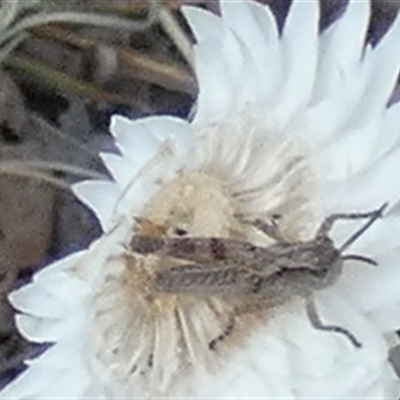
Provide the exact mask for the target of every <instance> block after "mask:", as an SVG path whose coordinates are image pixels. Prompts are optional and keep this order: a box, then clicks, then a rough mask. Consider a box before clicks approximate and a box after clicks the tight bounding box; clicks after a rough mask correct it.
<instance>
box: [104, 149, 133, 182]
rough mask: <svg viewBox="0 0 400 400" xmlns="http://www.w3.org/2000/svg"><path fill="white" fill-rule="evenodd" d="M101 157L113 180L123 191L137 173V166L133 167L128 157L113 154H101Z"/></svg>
mask: <svg viewBox="0 0 400 400" xmlns="http://www.w3.org/2000/svg"><path fill="white" fill-rule="evenodd" d="M100 157H101V159H102V160H103V162H104V164H105V166H106V167H107V169H108V170H109V171H110V172H111V175H112V176H113V178H114V179H115V180H116V181H117V182H118V184H119V186H120V188H121V190H122V189H123V188H124V187H125V186H126V185H127V184H128V183H129V181H130V180H131V179H132V177H133V176H135V174H136V172H137V170H136V169H135V167H136V165H135V166H133V165H132V162H131V161H130V160H129V159H128V158H126V157H122V156H119V155H118V154H112V153H100Z"/></svg>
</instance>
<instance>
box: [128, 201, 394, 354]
mask: <svg viewBox="0 0 400 400" xmlns="http://www.w3.org/2000/svg"><path fill="white" fill-rule="evenodd" d="M386 207H387V203H385V204H383V205H382V206H381V207H379V208H378V209H376V210H373V211H370V212H365V213H337V214H332V215H330V216H328V217H327V218H325V220H324V221H323V222H322V224H321V225H320V227H319V228H318V230H317V232H316V235H315V237H314V238H313V239H312V240H309V241H303V242H300V241H299V242H287V241H284V240H283V239H282V235H280V234H279V232H278V233H276V232H274V229H271V225H268V224H266V223H264V222H262V221H260V220H257V221H255V222H254V225H255V226H256V227H257V228H258V229H260V230H261V231H263V232H264V233H265V234H267V235H269V236H271V235H272V236H273V237H274V238H277V237H278V238H279V241H278V242H277V243H276V244H273V245H270V246H267V247H262V246H256V245H253V244H251V243H249V242H246V241H241V240H234V239H226V238H218V237H162V236H158V237H153V236H146V235H135V236H133V238H132V240H131V243H130V249H131V250H132V251H133V252H136V253H139V254H159V255H160V256H169V257H174V258H177V259H181V260H185V261H187V262H188V263H187V264H183V265H180V266H174V267H170V268H167V269H164V270H161V271H158V272H157V273H156V276H155V286H156V290H158V291H160V292H164V293H165V292H167V293H175V294H190V295H202V296H204V295H221V294H223V295H228V296H236V297H238V296H257V297H258V298H259V301H260V302H261V303H262V301H263V300H266V302H265V304H269V305H271V303H272V304H276V305H278V304H285V303H286V302H288V301H289V300H291V299H293V298H294V297H301V298H304V299H306V310H307V315H308V317H309V319H310V321H311V324H312V325H313V326H314V327H315V328H316V329H320V330H325V331H333V332H337V333H340V334H342V335H344V336H346V337H347V338H348V339H349V340H350V342H351V343H352V344H353V345H354V346H355V347H361V346H362V344H361V342H360V341H359V340H358V339H357V338H356V337H355V336H354V335H353V334H352V333H351V332H350V331H348V330H347V329H345V328H343V327H340V326H335V325H325V324H324V323H322V321H321V320H320V318H319V316H318V313H317V309H316V306H315V303H314V301H313V297H314V294H315V292H316V291H318V290H321V289H324V288H326V287H329V286H331V285H333V284H334V283H335V282H336V281H337V279H338V278H339V276H340V274H341V271H342V268H343V263H344V261H346V260H357V261H360V262H365V263H368V264H371V265H377V263H376V262H375V261H374V260H372V259H371V258H368V257H365V256H362V255H358V254H343V252H344V251H345V250H346V249H348V248H349V247H350V246H351V245H352V244H353V243H354V242H355V241H356V240H357V239H358V238H359V237H360V236H361V235H362V234H363V233H364V232H365V231H366V230H367V229H368V228H369V227H370V226H371V225H372V224H373V223H374V222H375V221H376V220H377V219H378V218H380V217H382V215H383V212H384V210H385V209H386ZM357 219H366V220H367V222H366V223H365V224H364V225H362V226H361V227H360V228H359V229H358V230H356V231H355V232H354V233H353V234H352V235H351V236H350V237H349V238H348V239H347V240H346V241H345V242H344V243H343V244H342V245H341V246H340V247H339V248H336V247H335V244H334V243H333V241H332V239H331V238H330V237H329V235H328V234H329V232H330V230H331V229H332V227H333V226H334V224H335V223H336V222H337V221H339V220H357ZM232 329H233V323H232V324H230V326H229V327H228V328H227V329H226V332H225V333H224V334H223V335H221V336H220V337H218V338H216V339H215V340H214V341H212V342H211V343H210V345H209V347H210V348H213V347H215V344H216V343H217V342H218V341H220V340H222V339H223V338H224V337H225V336H226V335H227V334H229V333H230V332H231V331H232Z"/></svg>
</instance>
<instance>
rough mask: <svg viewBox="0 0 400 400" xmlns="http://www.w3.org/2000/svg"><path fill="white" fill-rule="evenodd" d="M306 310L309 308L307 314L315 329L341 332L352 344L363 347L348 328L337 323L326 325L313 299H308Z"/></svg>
mask: <svg viewBox="0 0 400 400" xmlns="http://www.w3.org/2000/svg"><path fill="white" fill-rule="evenodd" d="M306 310H307V315H308V318H309V319H310V322H311V325H312V326H313V327H314V328H315V329H318V330H322V331H329V332H336V333H340V334H342V335H344V336H346V337H347V339H349V340H350V342H351V343H352V345H353V346H354V347H357V348H361V347H362V343H361V342H360V341H359V340H358V339H357V338H356V336H355V335H354V334H353V333H351V332H350V331H349V330H347V329H346V328H343V327H341V326H337V325H325V324H324V323H323V322H322V321H321V319H320V317H319V315H318V311H317V308H316V306H315V303H314V300H313V299H309V300H308V301H307V306H306Z"/></svg>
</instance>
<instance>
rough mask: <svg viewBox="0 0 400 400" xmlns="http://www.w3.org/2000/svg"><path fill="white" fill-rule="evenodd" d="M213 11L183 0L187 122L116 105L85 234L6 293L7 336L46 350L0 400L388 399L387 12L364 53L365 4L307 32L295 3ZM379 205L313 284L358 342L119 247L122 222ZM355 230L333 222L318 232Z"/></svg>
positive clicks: (301, 228) (307, 231)
mask: <svg viewBox="0 0 400 400" xmlns="http://www.w3.org/2000/svg"><path fill="white" fill-rule="evenodd" d="M221 7H222V17H221V18H220V17H217V16H215V15H212V14H210V13H208V12H206V11H203V10H201V9H197V8H186V9H185V10H184V14H185V16H186V18H187V20H188V21H189V23H190V26H191V27H192V29H193V31H194V33H195V35H196V38H197V45H196V48H195V54H196V73H197V77H198V81H199V87H200V93H199V97H198V103H197V111H196V115H195V118H194V120H193V121H192V122H190V123H189V122H186V121H184V120H180V119H177V118H172V117H151V118H144V119H140V120H137V121H133V122H132V121H129V120H127V119H124V118H121V117H114V118H113V120H112V126H111V132H112V133H113V135H114V136H115V140H116V143H117V145H118V146H119V148H120V150H121V156H119V155H114V154H103V160H104V162H105V164H106V165H107V167H108V168H109V170H110V171H111V172H112V174H113V177H114V179H115V181H113V182H99V181H88V182H83V183H81V184H78V185H76V186H75V188H74V190H75V193H76V194H77V195H78V196H79V197H80V198H81V199H82V200H83V201H84V202H85V203H87V204H88V205H89V206H90V207H91V208H92V209H93V210H94V211H95V212H96V214H97V216H98V218H99V220H100V221H101V224H102V227H103V230H104V234H103V236H102V237H101V238H99V239H98V240H97V241H96V242H95V243H93V244H92V246H91V247H90V248H89V249H87V250H85V251H82V252H80V253H77V254H73V255H71V256H69V257H67V258H65V259H63V260H61V261H59V262H57V263H55V264H53V265H51V266H49V267H47V268H45V269H44V270H42V271H41V272H39V273H37V274H36V276H35V277H34V280H33V283H31V284H28V285H26V286H24V287H23V288H21V289H20V290H18V291H16V292H14V293H12V294H11V296H10V299H11V302H12V304H13V305H14V306H15V307H16V309H17V310H19V311H20V314H18V315H17V317H16V320H17V325H18V327H19V329H20V331H21V333H22V334H23V335H24V336H25V337H27V338H28V339H29V340H31V341H33V342H54V345H53V346H52V347H51V348H50V349H49V350H47V351H46V352H45V353H44V354H43V355H42V356H40V357H39V358H37V359H33V360H29V361H27V363H28V365H29V368H28V370H27V371H26V372H25V373H24V374H23V375H21V376H20V377H18V378H17V379H16V380H15V381H14V382H12V383H11V384H10V385H9V386H8V387H6V389H5V390H4V391H3V392H2V398H11V397H15V398H18V399H32V398H74V399H79V398H82V399H83V398H117V397H124V396H126V397H129V398H133V397H139V398H147V397H155V396H184V397H186V398H187V397H196V396H205V397H206V398H210V397H212V396H214V397H216V396H234V397H235V398H240V397H255V396H260V397H263V398H266V397H271V398H279V397H285V398H300V397H303V398H312V397H320V398H321V397H326V396H329V397H332V398H333V397H337V398H339V397H346V398H356V397H365V398H366V397H374V398H393V399H395V398H397V395H398V391H399V379H398V378H397V377H396V375H395V374H394V372H393V370H392V367H391V365H390V363H389V361H388V352H389V349H390V348H391V347H392V346H394V345H396V344H397V343H398V339H397V336H396V335H395V330H396V329H399V328H400V312H399V310H400V265H399V259H400V253H399V242H398V237H399V234H400V220H399V214H398V211H397V209H398V206H397V205H398V199H399V198H400V186H399V185H397V183H396V179H397V175H398V174H399V173H400V148H399V139H400V105H399V104H395V105H392V106H390V107H388V106H387V104H388V100H389V98H390V95H391V92H392V90H393V88H394V86H395V83H396V78H397V75H398V72H399V70H400V19H399V18H398V19H397V20H396V21H395V22H394V24H393V26H392V27H391V29H390V30H389V32H388V33H387V34H386V35H385V36H384V38H383V39H382V40H381V41H380V42H379V44H378V45H377V46H376V47H375V48H372V47H371V46H370V45H365V36H366V31H367V26H368V21H369V16H370V3H369V2H367V1H361V2H360V1H356V0H352V1H350V2H349V4H348V6H347V10H346V12H345V13H344V14H343V16H342V17H341V18H340V19H339V20H338V21H336V22H335V23H334V24H333V25H332V26H331V27H330V28H329V29H328V30H326V31H325V32H323V33H322V34H321V35H319V33H318V19H319V6H318V1H306V2H304V1H294V2H293V4H292V6H291V8H290V11H289V15H288V17H287V19H286V22H285V26H284V29H283V33H282V34H281V35H280V34H279V33H278V30H277V26H276V21H275V19H274V17H273V16H272V14H271V12H270V10H269V8H268V7H266V6H262V5H260V4H257V3H255V2H251V1H222V2H221ZM384 202H389V204H390V209H389V211H387V212H386V214H385V216H384V218H382V219H381V220H379V221H377V222H376V223H375V224H374V225H373V226H372V227H371V228H370V229H369V230H368V231H367V232H365V233H364V234H363V235H362V236H361V237H360V238H359V240H358V241H357V242H355V243H354V245H352V247H351V252H352V253H357V254H362V255H366V256H369V257H372V258H373V259H374V260H376V261H377V262H378V263H379V266H378V267H376V268H372V267H369V266H368V265H365V264H364V263H360V262H356V261H346V262H345V265H344V270H343V273H342V275H341V277H340V279H339V281H338V282H337V283H336V284H334V285H333V286H332V287H330V288H328V289H325V290H321V291H319V292H318V293H317V294H316V299H315V300H316V306H317V308H318V312H319V314H320V315H319V316H320V318H321V320H322V321H323V322H324V323H326V324H331V325H332V324H333V325H336V326H340V327H343V328H345V329H346V330H348V331H349V332H351V333H352V334H354V335H355V336H356V337H357V339H358V340H359V341H360V342H361V343H362V347H361V348H356V347H355V346H353V345H352V343H351V341H350V340H348V338H347V337H346V336H345V335H342V334H339V333H337V332H326V331H321V330H317V329H315V328H314V327H313V326H312V325H311V322H310V320H309V318H308V317H307V314H306V312H305V303H304V299H298V298H294V299H293V300H292V301H289V302H287V303H286V304H284V305H283V306H279V307H273V308H272V307H269V308H268V307H266V305H265V304H263V303H262V302H258V303H257V302H256V303H254V301H248V299H246V298H245V297H243V296H233V297H232V298H229V299H228V300H227V299H226V297H224V296H223V295H207V294H206V295H200V294H194V295H190V294H170V293H162V292H158V291H156V290H155V289H154V286H153V276H154V274H155V272H156V271H157V270H158V269H160V268H169V266H166V264H168V263H173V261H174V260H171V259H168V258H165V259H164V258H162V257H160V256H158V255H157V254H150V255H145V256H144V255H139V254H137V253H132V252H131V251H130V250H129V245H130V242H131V239H132V236H133V235H135V234H136V233H137V232H140V233H144V234H147V235H167V236H171V235H174V234H175V233H177V232H178V231H179V230H182V231H185V232H187V235H188V236H201V237H211V236H214V237H215V236H216V237H223V238H239V239H242V240H246V241H249V242H253V243H257V244H262V245H268V244H271V243H272V242H273V240H272V239H270V238H268V237H267V236H265V235H263V234H261V233H260V232H259V231H258V230H257V229H255V228H254V227H253V226H252V225H251V224H249V223H248V221H250V220H255V219H257V218H259V219H263V220H265V221H267V222H268V221H270V222H271V221H272V220H273V218H274V215H275V214H279V215H280V216H281V218H280V220H279V229H280V231H281V232H282V234H283V235H284V236H285V237H286V238H287V239H289V240H291V241H295V240H308V239H312V238H313V237H314V235H315V231H316V229H317V228H318V226H319V225H320V223H321V222H322V221H323V219H324V218H325V217H326V216H328V215H330V214H332V213H334V212H360V211H363V212H364V211H370V210H373V209H377V208H378V207H379V206H381V205H382V204H383V203H384ZM357 226H359V223H357V225H355V224H354V223H353V222H348V221H344V222H342V223H341V224H338V225H337V226H336V225H335V228H334V230H333V231H332V238H333V239H334V241H335V243H336V245H337V246H339V245H340V244H341V243H343V242H344V241H345V240H346V239H347V238H348V237H349V236H350V235H351V233H352V232H354V230H355V229H356V227H357ZM164 264H165V265H164ZM171 265H172V264H171ZM257 305H259V306H260V307H259V308H258V309H257V308H256V307H255V306H257ZM252 307H253V308H252ZM240 310H246V312H243V313H241V312H240ZM232 317H234V325H233V327H232V329H230V328H229V327H230V326H231V325H230V323H231V320H232ZM230 330H231V331H230ZM217 338H219V339H221V340H217V344H216V346H215V348H210V347H211V346H210V342H212V341H213V340H215V339H217Z"/></svg>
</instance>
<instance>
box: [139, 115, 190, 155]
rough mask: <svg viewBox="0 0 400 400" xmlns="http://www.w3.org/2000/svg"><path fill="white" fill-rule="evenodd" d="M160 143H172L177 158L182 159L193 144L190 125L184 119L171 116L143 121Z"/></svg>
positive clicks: (149, 118)
mask: <svg viewBox="0 0 400 400" xmlns="http://www.w3.org/2000/svg"><path fill="white" fill-rule="evenodd" d="M141 121H142V123H143V124H145V125H146V128H147V129H148V130H149V131H151V133H152V134H153V135H154V136H155V137H157V138H159V139H160V142H163V143H166V142H168V143H170V144H171V145H172V146H173V149H174V150H175V151H176V154H175V157H181V156H182V155H183V154H185V153H186V152H187V151H188V150H190V149H191V147H192V144H193V133H192V131H191V127H190V125H189V124H188V123H187V122H186V121H185V120H183V119H180V118H175V117H171V116H162V117H148V118H146V119H143V120H141Z"/></svg>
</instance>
